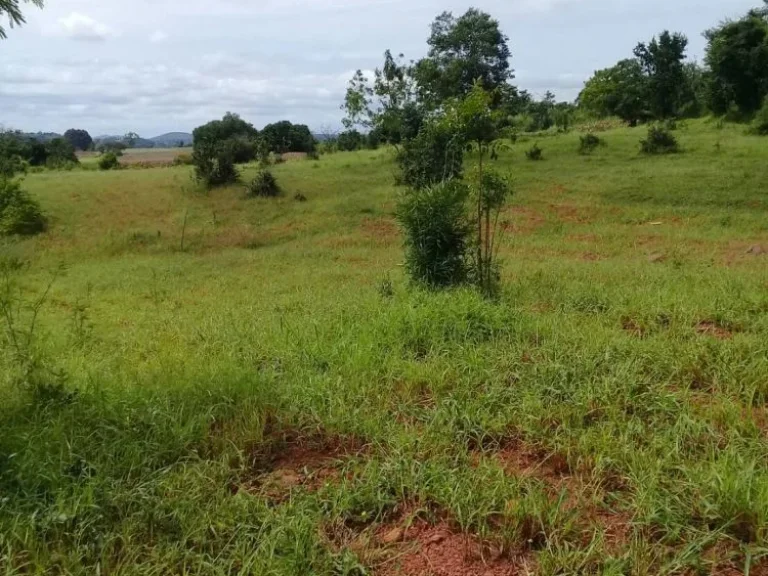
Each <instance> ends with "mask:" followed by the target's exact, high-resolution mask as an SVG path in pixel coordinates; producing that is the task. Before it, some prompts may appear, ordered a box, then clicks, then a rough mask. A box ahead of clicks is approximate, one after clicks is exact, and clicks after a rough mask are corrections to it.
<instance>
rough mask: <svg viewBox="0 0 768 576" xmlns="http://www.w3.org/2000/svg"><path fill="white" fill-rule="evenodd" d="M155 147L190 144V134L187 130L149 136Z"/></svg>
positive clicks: (174, 146)
mask: <svg viewBox="0 0 768 576" xmlns="http://www.w3.org/2000/svg"><path fill="white" fill-rule="evenodd" d="M150 140H151V141H152V142H154V143H155V146H156V147H157V148H176V147H178V146H179V144H181V145H182V146H192V134H189V133H187V132H168V134H162V135H161V136H155V137H154V138H150Z"/></svg>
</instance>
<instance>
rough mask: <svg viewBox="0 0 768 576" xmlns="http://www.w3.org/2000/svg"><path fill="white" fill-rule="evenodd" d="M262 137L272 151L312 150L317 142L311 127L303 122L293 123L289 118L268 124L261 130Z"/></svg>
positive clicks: (279, 152) (282, 152)
mask: <svg viewBox="0 0 768 576" xmlns="http://www.w3.org/2000/svg"><path fill="white" fill-rule="evenodd" d="M261 137H262V138H263V139H264V141H265V142H266V144H267V147H268V148H269V151H270V152H275V153H277V154H284V153H286V152H312V151H314V149H315V147H316V146H317V143H316V142H315V137H314V136H313V135H312V132H310V130H309V128H308V127H307V126H305V125H303V124H291V123H290V122H288V121H287V120H283V121H282V122H276V123H274V124H268V125H267V126H264V129H263V130H262V131H261Z"/></svg>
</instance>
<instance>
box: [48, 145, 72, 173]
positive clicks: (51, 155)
mask: <svg viewBox="0 0 768 576" xmlns="http://www.w3.org/2000/svg"><path fill="white" fill-rule="evenodd" d="M46 149H47V151H48V158H47V160H46V165H47V166H48V167H49V168H63V169H65V170H71V169H72V168H73V166H74V165H77V164H79V163H80V161H79V160H78V159H77V154H75V148H74V146H72V144H70V143H69V142H67V141H66V140H64V138H54V139H53V140H51V141H50V142H48V143H47V144H46Z"/></svg>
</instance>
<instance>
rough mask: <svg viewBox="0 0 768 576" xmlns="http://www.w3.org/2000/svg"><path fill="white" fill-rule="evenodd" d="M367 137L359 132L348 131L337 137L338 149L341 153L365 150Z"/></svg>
mask: <svg viewBox="0 0 768 576" xmlns="http://www.w3.org/2000/svg"><path fill="white" fill-rule="evenodd" d="M364 142H365V136H363V135H362V134H361V133H360V132H358V131H357V130H346V131H344V132H342V133H341V134H339V135H338V136H337V137H336V149H337V150H339V151H340V152H352V151H354V150H360V149H361V148H363V144H364Z"/></svg>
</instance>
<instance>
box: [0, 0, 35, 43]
mask: <svg viewBox="0 0 768 576" xmlns="http://www.w3.org/2000/svg"><path fill="white" fill-rule="evenodd" d="M24 2H31V3H32V4H34V5H35V6H37V7H39V8H42V7H43V0H24ZM3 15H5V16H7V18H8V21H9V22H10V25H11V28H13V27H14V26H21V25H22V24H24V22H25V20H24V15H23V14H22V13H21V5H20V4H19V0H0V21H1V19H2V17H3ZM4 38H7V34H6V32H5V28H3V26H2V25H0V40H2V39H4Z"/></svg>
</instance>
